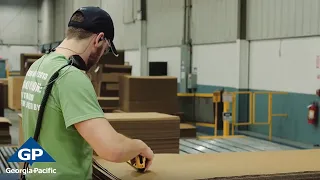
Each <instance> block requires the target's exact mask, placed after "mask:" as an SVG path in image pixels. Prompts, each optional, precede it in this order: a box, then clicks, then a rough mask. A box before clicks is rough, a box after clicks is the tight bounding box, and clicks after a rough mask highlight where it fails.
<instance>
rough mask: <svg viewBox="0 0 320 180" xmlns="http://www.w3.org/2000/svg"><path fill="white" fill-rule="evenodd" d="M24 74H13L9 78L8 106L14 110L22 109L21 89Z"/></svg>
mask: <svg viewBox="0 0 320 180" xmlns="http://www.w3.org/2000/svg"><path fill="white" fill-rule="evenodd" d="M23 81H24V76H12V77H9V78H8V107H9V108H10V109H14V110H20V109H21V89H22V85H23Z"/></svg>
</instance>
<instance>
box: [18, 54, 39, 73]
mask: <svg viewBox="0 0 320 180" xmlns="http://www.w3.org/2000/svg"><path fill="white" fill-rule="evenodd" d="M43 55H44V54H28V53H22V54H20V75H21V76H25V75H26V73H27V71H28V70H29V68H30V66H31V65H32V64H33V63H34V62H35V61H36V60H37V59H39V58H41V57H42V56H43Z"/></svg>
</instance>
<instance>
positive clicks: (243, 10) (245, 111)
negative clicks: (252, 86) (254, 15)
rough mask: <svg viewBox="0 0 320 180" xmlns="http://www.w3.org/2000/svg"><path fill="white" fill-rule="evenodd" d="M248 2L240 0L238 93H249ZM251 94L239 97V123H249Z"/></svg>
mask: <svg viewBox="0 0 320 180" xmlns="http://www.w3.org/2000/svg"><path fill="white" fill-rule="evenodd" d="M246 27H247V0H238V40H237V59H238V62H239V63H238V67H239V69H238V77H239V80H238V82H239V83H238V91H249V41H247V28H246ZM249 100H250V97H249V94H241V95H238V97H237V105H236V106H237V109H236V112H237V115H238V116H237V117H238V119H237V121H238V122H248V121H249V118H250V116H249V112H250V109H249V108H250V107H249ZM238 129H239V130H247V129H248V126H239V127H238Z"/></svg>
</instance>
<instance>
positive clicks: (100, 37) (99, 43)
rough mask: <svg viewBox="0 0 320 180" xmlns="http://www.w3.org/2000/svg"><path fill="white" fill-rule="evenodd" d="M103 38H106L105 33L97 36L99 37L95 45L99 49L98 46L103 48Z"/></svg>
mask: <svg viewBox="0 0 320 180" xmlns="http://www.w3.org/2000/svg"><path fill="white" fill-rule="evenodd" d="M103 38H104V33H99V34H98V35H97V37H96V38H95V45H96V46H97V47H98V46H101V45H102V44H103Z"/></svg>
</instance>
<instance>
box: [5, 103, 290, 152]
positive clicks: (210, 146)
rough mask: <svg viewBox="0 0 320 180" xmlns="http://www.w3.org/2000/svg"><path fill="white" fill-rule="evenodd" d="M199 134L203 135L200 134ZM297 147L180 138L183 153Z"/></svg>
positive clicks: (11, 115) (14, 134)
mask: <svg viewBox="0 0 320 180" xmlns="http://www.w3.org/2000/svg"><path fill="white" fill-rule="evenodd" d="M5 117H7V118H8V119H9V120H10V121H11V123H12V126H11V127H10V133H11V142H12V145H18V141H19V134H18V133H19V117H18V113H17V112H14V111H12V110H9V109H6V110H5ZM198 135H203V134H199V133H198ZM292 149H296V148H293V147H290V146H285V145H281V144H277V143H273V142H270V141H266V140H261V139H256V138H252V137H249V136H248V137H245V138H229V139H214V140H197V139H180V153H181V154H186V153H187V154H195V153H223V152H245V151H248V152H256V151H278V150H292Z"/></svg>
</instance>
